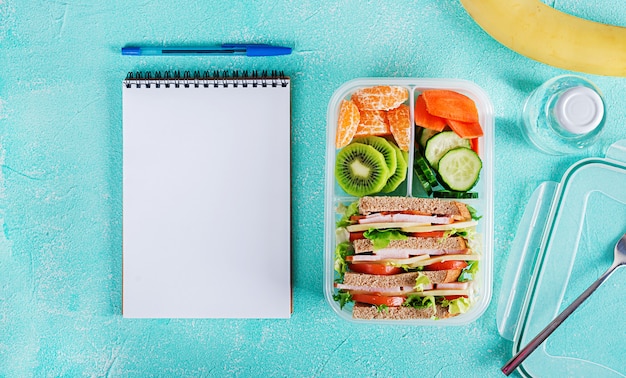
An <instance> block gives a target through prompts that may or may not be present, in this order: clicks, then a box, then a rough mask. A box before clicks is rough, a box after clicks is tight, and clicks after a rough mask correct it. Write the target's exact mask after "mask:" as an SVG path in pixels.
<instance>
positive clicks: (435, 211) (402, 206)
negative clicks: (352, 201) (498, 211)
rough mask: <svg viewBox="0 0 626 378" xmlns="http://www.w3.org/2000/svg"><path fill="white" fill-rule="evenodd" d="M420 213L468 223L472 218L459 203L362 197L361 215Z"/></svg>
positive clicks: (422, 199)
mask: <svg viewBox="0 0 626 378" xmlns="http://www.w3.org/2000/svg"><path fill="white" fill-rule="evenodd" d="M408 210H412V211H418V212H420V213H423V214H432V215H442V216H452V217H453V218H454V219H455V220H458V221H468V220H470V219H472V216H471V214H470V212H469V210H468V209H467V206H466V205H465V204H464V203H462V202H458V201H453V200H444V199H439V198H417V197H382V196H381V197H361V198H360V199H359V213H360V214H362V215H368V214H371V213H378V212H381V211H396V212H399V211H408Z"/></svg>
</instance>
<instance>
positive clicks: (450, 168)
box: [438, 147, 483, 192]
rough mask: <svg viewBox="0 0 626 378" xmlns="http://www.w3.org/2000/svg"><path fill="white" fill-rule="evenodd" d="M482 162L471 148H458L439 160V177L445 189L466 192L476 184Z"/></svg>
mask: <svg viewBox="0 0 626 378" xmlns="http://www.w3.org/2000/svg"><path fill="white" fill-rule="evenodd" d="M482 167H483V162H482V161H481V160H480V157H478V155H477V154H476V152H474V151H473V150H472V149H471V148H466V147H458V148H455V149H452V150H450V151H448V152H447V153H446V154H445V155H443V157H442V158H441V160H439V171H438V172H439V177H441V181H442V182H441V183H442V184H443V186H445V187H446V188H447V189H450V190H455V191H458V192H466V191H468V190H470V189H472V188H473V187H474V185H476V183H477V182H478V177H479V176H480V170H481V169H482Z"/></svg>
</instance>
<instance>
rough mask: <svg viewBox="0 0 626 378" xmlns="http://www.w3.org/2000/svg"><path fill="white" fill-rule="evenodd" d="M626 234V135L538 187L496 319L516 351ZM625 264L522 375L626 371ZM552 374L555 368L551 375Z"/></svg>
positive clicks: (602, 265)
mask: <svg viewBox="0 0 626 378" xmlns="http://www.w3.org/2000/svg"><path fill="white" fill-rule="evenodd" d="M624 232H626V140H621V141H618V142H616V143H615V144H613V145H612V146H611V147H610V148H609V149H608V151H607V154H606V157H605V158H588V159H583V160H581V161H579V162H577V163H575V164H574V165H572V166H571V167H570V168H569V169H568V170H567V171H566V172H565V174H564V175H563V178H562V179H561V181H560V182H558V183H557V182H544V183H542V184H541V185H540V186H539V187H538V188H537V189H536V190H535V192H534V193H533V195H532V196H531V199H530V201H529V203H528V205H527V207H526V209H525V212H524V215H523V217H522V220H521V222H520V224H519V228H518V231H517V234H516V238H515V239H514V241H513V244H512V249H511V252H510V256H509V260H508V263H507V268H506V271H505V275H504V276H503V279H504V281H503V284H502V292H501V296H500V299H499V303H498V311H497V323H498V331H499V332H500V334H501V335H502V336H503V337H504V338H506V339H508V340H511V341H513V354H515V353H517V352H518V351H519V350H521V349H522V348H523V347H524V346H526V344H528V343H529V342H530V340H532V339H533V338H534V337H535V336H536V335H537V334H538V333H539V332H540V331H541V330H542V329H543V328H544V327H545V326H546V325H547V324H548V323H549V322H550V321H551V320H552V319H554V318H555V317H556V316H557V315H558V314H559V313H560V312H561V311H563V309H565V307H567V306H568V305H569V304H570V303H571V302H572V301H574V299H576V298H577V297H578V296H579V295H580V294H581V293H582V292H583V291H584V290H585V289H586V288H587V287H588V286H589V285H591V283H592V282H593V281H595V280H596V279H597V278H598V277H600V275H601V274H602V273H604V272H605V271H606V270H607V269H608V267H609V266H610V265H611V263H612V261H613V249H614V246H615V244H616V242H617V240H618V239H619V238H620V237H621V236H622V235H623V234H624ZM625 293H626V269H624V268H621V269H618V270H617V271H615V272H614V273H613V275H612V276H611V277H609V279H608V280H607V281H606V282H605V283H604V284H603V285H602V286H601V287H600V288H599V289H598V290H596V292H595V293H594V294H593V295H592V296H591V297H590V298H589V299H587V301H586V302H585V303H583V305H582V306H580V307H579V308H578V309H577V310H576V311H575V312H574V313H573V314H572V315H571V316H570V317H569V318H568V319H567V320H566V321H565V322H564V323H563V324H561V326H560V327H559V328H558V329H557V330H556V331H555V332H554V333H553V334H552V335H551V336H550V337H549V338H548V339H547V340H546V341H545V342H544V343H543V344H542V345H541V346H540V347H539V348H537V350H535V351H534V352H533V353H532V354H531V355H530V356H529V357H528V358H527V359H526V360H525V361H524V362H523V363H522V365H520V367H519V368H518V371H519V372H520V373H521V374H522V375H523V376H546V375H549V376H550V377H573V376H579V377H626V364H624V354H625V353H626V349H625V348H624V343H625V342H626V300H625V299H624V294H625ZM548 372H549V373H548Z"/></svg>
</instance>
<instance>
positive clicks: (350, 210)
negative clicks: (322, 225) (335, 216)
mask: <svg viewBox="0 0 626 378" xmlns="http://www.w3.org/2000/svg"><path fill="white" fill-rule="evenodd" d="M337 212H338V213H339V214H341V215H342V217H341V219H339V220H338V221H337V223H336V226H337V227H346V226H349V225H351V224H352V223H353V222H352V221H351V220H350V217H351V216H353V215H358V214H359V201H358V200H357V201H354V202H352V203H351V204H349V205H348V206H345V205H344V204H340V205H339V206H338V207H337Z"/></svg>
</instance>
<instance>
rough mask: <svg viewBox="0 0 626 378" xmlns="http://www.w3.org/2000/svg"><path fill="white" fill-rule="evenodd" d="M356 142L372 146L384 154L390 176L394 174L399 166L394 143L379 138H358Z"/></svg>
mask: <svg viewBox="0 0 626 378" xmlns="http://www.w3.org/2000/svg"><path fill="white" fill-rule="evenodd" d="M354 142H355V143H363V144H367V145H368V146H372V147H374V148H375V149H376V150H377V151H378V152H380V153H381V154H383V156H384V157H385V162H386V163H387V169H388V170H389V176H391V175H393V174H394V172H395V171H396V167H397V166H398V157H397V155H396V151H395V150H394V149H393V147H394V145H393V143H390V142H389V141H387V139H385V138H382V137H378V136H367V137H361V138H356V139H355V140H354Z"/></svg>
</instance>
